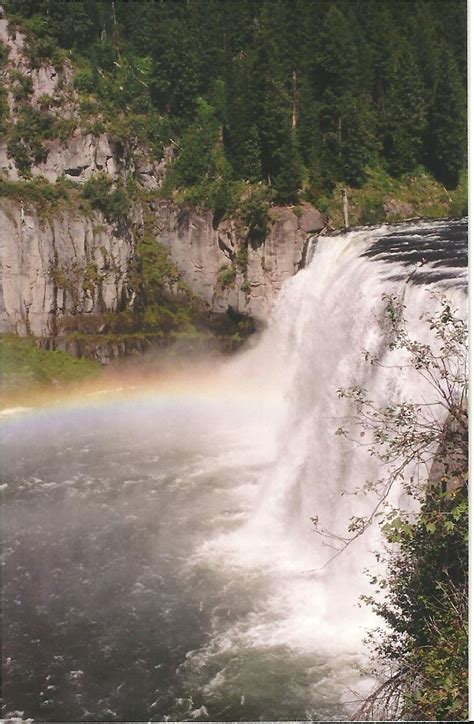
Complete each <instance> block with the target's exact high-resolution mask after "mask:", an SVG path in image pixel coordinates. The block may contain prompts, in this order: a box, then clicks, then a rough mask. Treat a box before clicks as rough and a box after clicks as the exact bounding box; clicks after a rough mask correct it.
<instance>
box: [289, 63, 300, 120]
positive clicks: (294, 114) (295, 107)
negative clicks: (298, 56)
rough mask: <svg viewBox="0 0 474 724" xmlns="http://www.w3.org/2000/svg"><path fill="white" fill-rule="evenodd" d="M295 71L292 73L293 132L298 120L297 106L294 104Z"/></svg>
mask: <svg viewBox="0 0 474 724" xmlns="http://www.w3.org/2000/svg"><path fill="white" fill-rule="evenodd" d="M296 79H297V76H296V70H294V71H293V109H292V114H291V128H292V129H293V130H294V129H295V128H296V123H297V120H298V106H297V103H296Z"/></svg>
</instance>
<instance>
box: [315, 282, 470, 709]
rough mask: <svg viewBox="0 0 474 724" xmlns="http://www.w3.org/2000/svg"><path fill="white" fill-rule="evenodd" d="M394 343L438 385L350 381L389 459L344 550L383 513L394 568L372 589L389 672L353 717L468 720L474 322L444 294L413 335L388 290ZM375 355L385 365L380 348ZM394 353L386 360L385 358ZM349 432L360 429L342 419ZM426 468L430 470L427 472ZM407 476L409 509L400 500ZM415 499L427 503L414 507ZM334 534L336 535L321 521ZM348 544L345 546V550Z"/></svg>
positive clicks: (379, 649) (361, 419) (351, 395)
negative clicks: (396, 391)
mask: <svg viewBox="0 0 474 724" xmlns="http://www.w3.org/2000/svg"><path fill="white" fill-rule="evenodd" d="M385 301H386V318H387V320H388V327H389V330H388V334H389V344H388V346H389V350H392V351H393V350H398V352H397V354H400V352H401V353H402V354H404V355H405V358H406V364H407V365H408V366H409V367H410V368H411V369H412V371H414V373H415V374H417V375H419V377H420V382H422V383H423V384H427V385H428V388H429V389H430V390H431V392H432V399H431V401H426V400H423V402H418V403H415V402H413V401H402V402H391V403H390V404H388V405H387V406H386V407H384V408H380V407H378V406H377V405H375V404H374V403H373V402H372V401H371V400H370V399H369V398H368V396H367V393H366V391H365V390H363V389H361V388H360V387H353V388H350V389H347V390H340V391H339V394H340V396H341V397H344V398H348V399H349V400H350V401H351V402H352V404H353V407H354V412H355V422H356V426H357V427H358V428H359V431H361V432H362V433H363V435H364V437H365V439H367V440H368V442H367V443H364V445H367V448H368V451H369V453H370V454H371V455H372V456H375V457H376V458H377V459H379V460H380V461H381V463H382V464H383V465H384V466H386V474H385V476H384V477H383V478H382V479H381V480H378V481H370V482H368V483H366V484H365V485H364V487H363V489H362V492H363V493H364V494H366V495H371V496H372V499H373V500H374V503H373V507H372V509H371V512H370V513H369V514H368V515H367V516H365V517H354V518H353V519H352V520H351V522H350V526H349V535H348V536H347V537H346V538H344V539H341V537H338V542H339V544H340V545H341V548H340V551H342V550H344V549H345V548H347V546H348V545H350V544H351V542H352V541H353V540H354V539H355V538H357V537H359V536H360V535H362V534H363V533H364V532H365V531H366V530H367V528H368V527H369V526H370V525H371V524H372V523H374V522H376V521H378V522H379V524H380V526H381V529H382V531H383V534H384V536H385V539H386V546H385V550H384V552H383V553H381V554H378V558H379V560H380V559H382V561H383V562H384V564H385V568H386V573H385V575H384V576H378V575H376V576H372V578H371V583H372V584H373V585H374V586H375V587H376V590H375V593H374V595H373V596H368V597H365V602H366V603H367V604H369V605H370V606H372V608H373V609H374V610H375V612H376V613H377V614H378V615H379V616H380V617H381V618H382V619H383V621H384V624H385V626H384V628H383V629H380V630H379V631H376V632H374V633H372V634H371V636H370V639H369V641H370V643H371V646H372V650H373V653H374V658H375V664H376V667H375V670H374V672H372V673H374V674H375V675H376V676H377V678H378V680H379V681H381V682H382V683H381V684H380V685H379V686H378V688H377V689H376V690H375V691H374V692H373V693H372V694H371V696H369V697H368V698H367V699H366V701H365V702H364V703H363V705H362V706H361V707H360V709H359V710H358V712H356V714H355V717H354V719H355V720H361V719H374V718H378V719H382V720H387V719H403V720H435V721H445V720H449V721H452V720H464V719H467V718H468V709H467V706H468V701H467V685H468V671H467V663H468V662H467V654H468V648H467V647H468V620H467V605H468V495H467V475H468V414H467V328H466V324H465V322H464V321H463V320H462V319H461V318H460V317H459V316H458V313H457V311H456V310H453V309H452V306H451V304H450V302H449V301H448V300H446V299H444V298H442V299H440V300H438V301H439V305H440V306H439V309H438V311H437V312H436V314H434V315H433V316H432V317H430V318H428V319H427V320H426V322H427V324H428V325H429V329H430V330H431V333H432V335H433V340H432V343H431V344H423V343H421V342H418V341H415V340H413V339H412V338H411V337H410V336H409V334H408V332H407V328H406V323H405V319H404V306H403V304H402V302H401V301H400V300H399V299H397V298H396V297H392V296H387V297H386V298H385ZM370 361H371V363H372V364H374V365H381V364H382V362H381V360H379V359H375V358H371V359H370ZM385 364H386V360H384V366H385ZM338 433H339V434H342V435H344V436H346V437H349V434H350V433H349V432H348V431H347V430H344V429H339V430H338ZM424 471H425V472H424ZM394 485H401V487H402V489H403V491H404V493H405V494H406V495H407V496H408V499H411V500H412V501H414V502H413V503H412V504H411V505H410V506H407V507H409V509H400V508H398V507H393V506H392V505H391V504H389V502H388V500H389V495H390V492H391V490H392V488H393V486H394ZM413 509H415V510H416V511H417V512H413ZM319 532H320V533H321V534H323V535H325V536H326V537H328V536H329V537H332V538H333V539H334V538H335V536H334V535H333V534H331V533H330V532H328V531H324V530H321V529H320V530H319ZM336 555H338V554H336Z"/></svg>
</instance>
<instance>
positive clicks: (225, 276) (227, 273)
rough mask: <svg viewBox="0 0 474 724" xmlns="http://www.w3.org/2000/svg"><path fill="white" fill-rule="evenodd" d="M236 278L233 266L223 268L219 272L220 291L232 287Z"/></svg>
mask: <svg viewBox="0 0 474 724" xmlns="http://www.w3.org/2000/svg"><path fill="white" fill-rule="evenodd" d="M236 276H237V270H236V268H235V266H234V265H233V264H231V265H230V266H225V267H223V268H222V269H221V270H220V272H219V277H218V279H219V284H220V285H221V287H222V289H226V288H227V287H230V286H232V284H233V283H234V282H235V277H236Z"/></svg>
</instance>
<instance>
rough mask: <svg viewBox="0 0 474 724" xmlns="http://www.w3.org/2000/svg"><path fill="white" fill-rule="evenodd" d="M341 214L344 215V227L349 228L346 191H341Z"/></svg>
mask: <svg viewBox="0 0 474 724" xmlns="http://www.w3.org/2000/svg"><path fill="white" fill-rule="evenodd" d="M341 194H342V213H343V214H344V226H345V227H346V229H348V228H349V199H348V198H347V189H342V192H341Z"/></svg>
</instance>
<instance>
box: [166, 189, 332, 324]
mask: <svg viewBox="0 0 474 724" xmlns="http://www.w3.org/2000/svg"><path fill="white" fill-rule="evenodd" d="M153 207H154V208H153V211H154V214H155V234H156V238H157V240H158V241H159V243H161V244H162V245H163V246H164V247H165V248H166V249H167V250H168V252H169V254H170V256H171V258H172V259H173V261H174V263H175V264H176V266H177V268H178V269H179V271H180V273H181V276H182V279H183V281H184V282H185V283H186V284H187V285H188V286H189V287H190V288H191V289H192V291H193V292H194V293H195V294H197V295H198V296H199V297H201V298H202V299H204V300H205V301H206V302H207V303H208V304H209V305H210V308H211V309H212V310H213V311H215V312H226V311H227V309H228V307H232V308H233V309H235V310H236V311H238V312H240V313H243V314H247V315H250V316H252V317H255V318H257V319H259V320H262V321H264V320H266V319H267V318H268V315H269V312H270V309H271V306H272V303H273V300H274V298H275V296H276V294H277V293H278V291H279V290H280V289H281V286H282V284H283V282H284V281H285V279H287V278H288V277H290V276H292V275H293V274H294V273H295V272H296V271H297V270H298V269H299V268H300V266H302V264H303V262H304V259H303V257H304V253H305V250H306V244H307V240H308V238H309V236H310V235H311V234H314V233H317V232H319V231H321V230H322V229H323V227H324V220H323V218H322V216H321V214H319V212H317V211H316V210H315V209H313V208H312V207H310V206H307V207H304V208H303V209H302V213H301V214H300V215H299V216H297V214H296V213H295V211H294V210H293V209H291V208H284V207H275V208H273V209H272V210H271V212H270V224H269V227H268V233H267V235H266V237H265V239H264V240H263V241H262V243H261V244H260V245H253V246H252V244H250V243H248V239H247V235H248V230H247V229H246V228H245V227H242V226H241V225H239V224H238V223H237V221H236V220H233V219H226V220H224V221H222V222H221V223H220V224H219V225H218V226H217V228H214V227H213V223H212V213H211V212H210V211H207V212H198V211H192V212H185V211H183V210H180V209H178V208H177V207H176V206H174V205H173V204H167V203H156V204H154V205H153Z"/></svg>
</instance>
